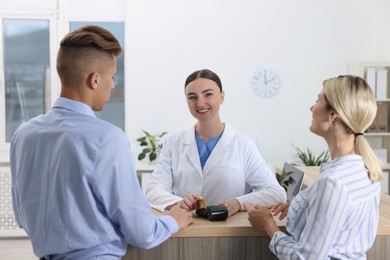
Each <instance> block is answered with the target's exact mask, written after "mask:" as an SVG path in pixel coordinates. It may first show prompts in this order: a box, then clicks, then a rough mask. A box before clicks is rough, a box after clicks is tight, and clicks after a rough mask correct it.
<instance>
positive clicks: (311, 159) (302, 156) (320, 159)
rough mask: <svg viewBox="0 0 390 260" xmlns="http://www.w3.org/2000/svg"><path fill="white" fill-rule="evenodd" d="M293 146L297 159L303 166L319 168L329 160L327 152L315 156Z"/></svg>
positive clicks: (310, 152) (307, 150)
mask: <svg viewBox="0 0 390 260" xmlns="http://www.w3.org/2000/svg"><path fill="white" fill-rule="evenodd" d="M292 146H294V148H295V150H296V156H297V158H298V159H299V160H300V161H301V162H302V163H303V164H304V165H305V166H320V165H321V164H322V163H324V162H327V161H328V160H329V151H328V150H327V151H324V152H322V153H320V155H318V156H315V155H314V153H313V152H312V151H311V150H310V149H309V148H307V149H306V152H304V151H302V150H301V149H300V148H298V147H296V146H295V145H292Z"/></svg>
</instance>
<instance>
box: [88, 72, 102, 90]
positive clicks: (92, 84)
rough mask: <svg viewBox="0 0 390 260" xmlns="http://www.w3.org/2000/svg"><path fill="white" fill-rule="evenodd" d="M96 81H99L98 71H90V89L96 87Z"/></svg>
mask: <svg viewBox="0 0 390 260" xmlns="http://www.w3.org/2000/svg"><path fill="white" fill-rule="evenodd" d="M98 82H99V74H98V73H96V72H92V73H91V74H89V76H88V87H90V88H91V89H97V86H98Z"/></svg>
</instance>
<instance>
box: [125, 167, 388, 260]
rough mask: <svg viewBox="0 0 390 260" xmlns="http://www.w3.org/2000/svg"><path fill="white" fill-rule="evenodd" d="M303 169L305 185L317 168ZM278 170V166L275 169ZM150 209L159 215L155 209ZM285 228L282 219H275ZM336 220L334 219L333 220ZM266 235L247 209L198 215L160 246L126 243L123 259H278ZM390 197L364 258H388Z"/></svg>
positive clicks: (384, 201) (382, 207) (382, 204)
mask: <svg viewBox="0 0 390 260" xmlns="http://www.w3.org/2000/svg"><path fill="white" fill-rule="evenodd" d="M300 168H301V169H302V170H304V171H305V173H306V174H305V179H304V185H305V186H310V185H311V184H312V183H313V182H314V180H315V179H316V178H317V177H318V174H319V168H318V167H300ZM276 171H277V173H278V172H279V173H280V169H277V170H276ZM153 212H154V213H155V214H156V215H158V214H161V213H159V212H157V211H155V210H153ZM275 220H276V221H277V224H278V226H279V227H280V228H282V229H284V226H285V220H283V221H279V220H278V219H275ZM335 221H337V220H335ZM269 241H270V239H269V237H268V236H267V234H266V233H265V231H255V230H254V229H253V228H252V226H251V225H250V223H249V221H248V215H247V213H246V212H239V213H238V214H236V215H234V216H232V217H230V218H228V219H227V220H226V221H216V222H212V221H209V220H207V219H202V218H199V217H195V218H194V223H193V224H192V225H190V226H189V227H187V228H185V229H183V230H181V231H180V232H178V233H177V234H175V235H173V236H172V237H171V238H170V239H168V240H167V241H166V242H164V243H163V244H161V245H160V246H158V247H156V248H153V249H150V250H143V249H139V248H134V247H131V246H129V247H128V250H127V253H126V255H125V256H124V257H123V259H124V260H130V259H145V260H154V259H156V260H157V259H159V260H164V259H167V260H168V259H169V260H222V259H223V260H236V259H240V260H246V259H248V260H249V259H277V258H276V257H275V256H274V255H273V254H272V253H271V251H270V250H269V249H268V245H269ZM389 248H390V196H388V195H385V194H383V195H382V197H381V202H380V217H379V227H378V234H377V238H376V240H375V243H374V245H373V247H372V248H371V249H370V250H369V251H368V252H367V259H373V260H374V259H375V260H377V259H379V260H380V259H388V258H387V257H388V255H389V254H390V249H389Z"/></svg>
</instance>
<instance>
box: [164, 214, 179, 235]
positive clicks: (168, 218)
mask: <svg viewBox="0 0 390 260" xmlns="http://www.w3.org/2000/svg"><path fill="white" fill-rule="evenodd" d="M162 218H164V219H165V220H166V221H167V222H166V223H167V224H168V227H169V230H170V231H171V235H173V234H175V233H177V232H178V231H179V225H178V224H177V222H176V220H175V219H174V218H173V217H171V216H162Z"/></svg>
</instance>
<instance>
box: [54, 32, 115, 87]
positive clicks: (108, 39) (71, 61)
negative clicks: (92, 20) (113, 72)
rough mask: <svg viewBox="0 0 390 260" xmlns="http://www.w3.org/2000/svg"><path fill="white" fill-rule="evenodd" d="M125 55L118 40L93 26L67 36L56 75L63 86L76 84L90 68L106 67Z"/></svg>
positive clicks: (61, 47) (58, 57) (60, 52)
mask: <svg viewBox="0 0 390 260" xmlns="http://www.w3.org/2000/svg"><path fill="white" fill-rule="evenodd" d="M121 52H122V48H121V46H120V44H119V41H118V40H117V39H116V38H115V36H114V35H113V34H112V33H111V32H109V31H108V30H106V29H104V28H102V27H100V26H94V25H88V26H83V27H81V28H79V29H77V30H75V31H73V32H70V33H68V34H67V35H66V36H65V37H64V38H63V39H62V41H61V43H60V49H59V51H58V55H57V72H58V75H59V76H60V79H61V82H62V83H63V84H64V85H75V84H76V85H77V84H78V83H80V81H81V80H83V76H84V75H83V73H85V72H87V70H88V69H90V68H98V67H99V68H100V69H102V70H104V69H105V66H107V62H108V60H109V59H112V58H113V57H115V56H118V55H119V54H120V53H121Z"/></svg>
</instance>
